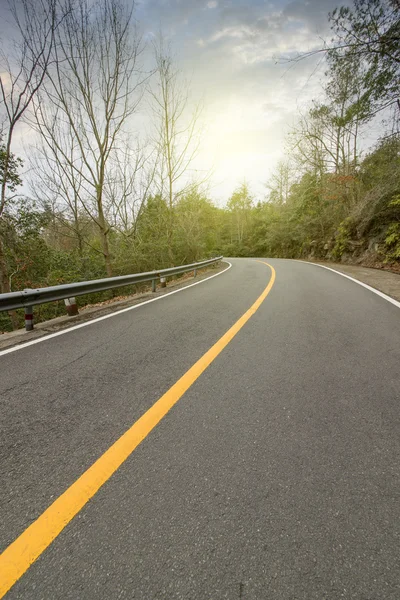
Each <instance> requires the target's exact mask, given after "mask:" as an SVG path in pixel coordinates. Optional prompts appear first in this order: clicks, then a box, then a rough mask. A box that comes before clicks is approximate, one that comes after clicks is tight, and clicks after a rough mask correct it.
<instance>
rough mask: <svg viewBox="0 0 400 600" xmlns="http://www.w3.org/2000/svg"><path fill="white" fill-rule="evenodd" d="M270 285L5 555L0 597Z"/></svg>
mask: <svg viewBox="0 0 400 600" xmlns="http://www.w3.org/2000/svg"><path fill="white" fill-rule="evenodd" d="M258 262H263V264H266V265H267V266H268V267H269V268H270V269H271V278H270V280H269V283H268V285H267V287H266V288H265V289H264V291H263V292H262V294H261V295H260V296H259V297H258V298H257V300H256V301H255V302H254V304H253V305H252V306H251V307H250V308H249V309H248V310H247V311H246V312H245V313H244V314H243V315H242V316H241V317H240V319H239V320H238V321H236V323H235V324H234V325H232V327H231V328H230V329H229V330H228V331H227V332H226V333H225V334H224V335H223V336H222V337H221V338H220V339H219V340H218V341H217V342H216V343H215V344H214V345H213V346H212V347H211V348H210V349H209V350H207V352H206V353H205V354H204V355H203V356H202V357H201V358H200V359H199V360H198V361H197V362H196V363H195V364H194V365H193V366H192V367H191V368H190V369H189V370H188V371H187V372H186V373H185V374H184V375H183V376H182V377H181V378H180V379H178V381H177V382H176V383H175V384H174V385H173V386H172V387H171V388H170V389H169V390H168V391H167V392H166V393H165V394H164V395H163V396H161V398H159V400H157V402H155V404H153V406H152V407H151V408H149V410H148V411H147V412H145V413H144V415H142V416H141V417H140V419H138V420H137V421H136V422H135V423H134V424H133V425H132V427H130V429H128V431H126V432H125V433H124V434H123V435H122V436H121V437H120V438H119V439H118V440H117V441H116V442H115V443H114V444H113V445H112V446H110V448H109V449H108V450H107V451H106V452H105V453H104V454H103V455H102V456H100V458H98V459H97V460H96V462H95V463H93V465H92V466H91V467H89V469H87V471H85V472H84V473H83V474H82V475H81V476H80V477H79V479H77V480H76V481H75V482H74V483H73V484H72V485H71V486H70V487H69V488H68V489H67V490H66V491H65V492H64V493H63V494H61V496H59V497H58V498H57V500H55V501H54V502H53V504H51V505H50V506H49V508H47V509H46V510H45V511H44V512H43V513H42V514H41V515H40V516H39V517H38V518H37V519H36V521H34V522H33V523H32V524H31V525H30V526H29V527H28V528H27V529H25V531H23V533H21V535H20V536H19V537H18V538H17V539H16V540H15V541H14V542H12V543H11V544H10V545H9V546H8V547H7V548H6V549H5V550H4V552H3V553H2V554H1V555H0V598H3V596H4V595H5V594H6V593H7V592H8V590H9V589H10V588H11V587H12V586H13V585H14V584H15V583H16V582H17V581H18V579H20V577H22V575H23V574H24V573H25V571H27V570H28V569H29V567H30V566H31V565H32V564H33V563H34V562H35V560H36V559H37V558H38V557H39V556H40V555H41V554H42V552H44V550H46V548H47V547H48V546H49V545H50V544H51V543H52V542H53V540H54V539H55V538H56V537H57V536H58V535H59V534H60V533H61V531H62V530H63V529H64V527H66V526H67V525H68V523H69V522H70V521H71V520H72V519H73V518H74V517H75V516H76V515H77V514H78V512H79V511H80V510H81V509H82V508H83V507H84V506H85V504H86V503H87V502H88V501H89V500H90V498H92V497H93V496H94V495H95V494H96V492H97V491H98V490H99V489H100V488H101V486H102V485H103V484H104V483H105V482H106V481H108V479H110V477H111V476H112V475H113V474H114V473H115V471H116V470H117V469H118V468H119V467H120V466H121V464H122V463H123V462H124V461H125V460H126V459H127V458H128V456H130V454H132V452H133V451H134V450H135V448H137V446H138V445H139V444H140V443H141V442H142V441H143V440H144V439H145V438H146V437H147V435H148V434H149V433H150V431H152V429H154V427H155V426H156V425H157V424H158V423H159V422H160V421H161V419H162V418H163V417H165V415H166V414H167V413H168V412H169V411H170V410H171V408H172V407H173V406H174V404H176V403H177V402H178V400H179V399H180V398H182V396H183V394H184V393H185V392H186V391H187V390H188V389H189V388H190V386H191V385H192V384H193V383H194V382H195V381H196V379H198V378H199V377H200V375H201V374H202V373H203V372H204V371H205V370H206V369H207V367H208V366H209V365H210V364H211V363H212V362H213V361H214V359H215V358H216V357H217V356H218V355H219V354H220V353H221V352H222V350H223V349H224V348H225V347H226V346H227V345H228V344H229V342H230V341H231V340H232V339H233V338H234V337H235V335H236V334H237V333H238V332H239V331H240V330H241V328H242V327H243V325H245V323H247V321H248V320H249V319H250V318H251V317H252V316H253V315H254V313H255V312H256V310H257V309H258V308H259V307H260V305H261V304H262V302H263V301H264V300H265V298H266V297H267V296H268V294H269V292H270V290H271V288H272V286H273V284H274V281H275V270H274V268H273V267H272V266H271V265H269V264H268V263H264V261H258Z"/></svg>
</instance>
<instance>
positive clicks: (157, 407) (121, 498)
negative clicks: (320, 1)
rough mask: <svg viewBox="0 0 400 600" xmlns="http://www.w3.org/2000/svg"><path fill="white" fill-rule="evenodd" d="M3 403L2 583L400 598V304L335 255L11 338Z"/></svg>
mask: <svg viewBox="0 0 400 600" xmlns="http://www.w3.org/2000/svg"><path fill="white" fill-rule="evenodd" d="M229 264H230V265H231V266H230V267H229ZM0 411H1V412H0V414H1V430H0V552H2V554H1V555H0V598H1V597H3V596H5V597H6V598H7V599H9V600H16V599H23V600H41V599H43V600H44V599H46V600H67V599H71V600H81V599H84V600H86V599H88V600H92V599H93V600H94V599H96V600H103V599H104V600H114V599H117V598H118V599H119V598H126V599H128V600H131V599H140V600H153V599H154V600H155V599H165V600H177V599H188V600H203V599H210V600H219V599H225V598H226V599H228V600H235V599H243V600H278V599H282V600H314V599H315V600H324V599H329V600H331V599H332V600H336V599H341V598H346V599H352V600H386V599H392V600H398V599H399V598H400V546H399V541H400V526H399V523H400V502H399V483H400V480H399V469H400V465H399V456H400V442H399V431H400V427H399V414H400V309H399V308H398V307H397V306H395V305H393V304H391V303H390V302H388V301H386V300H385V299H383V298H382V297H379V295H377V294H375V293H373V292H372V291H371V290H368V289H365V288H363V287H362V286H360V285H357V284H356V283H355V282H354V281H350V280H349V279H346V278H345V277H342V276H341V275H340V274H338V273H334V272H332V271H329V270H327V269H323V268H320V267H318V266H316V265H313V264H308V263H302V262H297V261H291V260H278V259H270V260H269V259H259V260H256V259H229V263H227V269H226V270H225V271H224V272H221V273H218V274H217V275H215V276H213V277H211V278H209V279H207V280H204V281H201V282H199V283H198V284H195V285H192V286H190V287H187V288H184V289H182V290H179V293H178V292H175V293H172V294H170V295H165V296H163V297H162V298H161V297H160V299H159V300H158V301H155V302H154V301H153V302H147V303H144V304H143V305H140V306H136V307H134V309H132V310H127V311H123V312H120V313H115V314H113V316H112V318H108V319H105V320H99V321H94V322H91V323H89V324H85V326H83V327H79V328H73V329H71V330H69V331H67V332H63V333H62V334H61V335H58V336H54V337H50V338H48V339H46V338H41V339H39V340H38V341H37V342H35V343H32V344H31V345H29V346H28V345H27V346H26V347H20V348H17V349H15V350H13V351H11V352H10V351H5V352H4V351H3V352H0Z"/></svg>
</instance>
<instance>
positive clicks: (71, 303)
mask: <svg viewBox="0 0 400 600" xmlns="http://www.w3.org/2000/svg"><path fill="white" fill-rule="evenodd" d="M64 303H65V308H66V309H67V313H68V316H69V317H74V316H76V315H79V310H78V305H77V303H76V299H75V298H65V299H64Z"/></svg>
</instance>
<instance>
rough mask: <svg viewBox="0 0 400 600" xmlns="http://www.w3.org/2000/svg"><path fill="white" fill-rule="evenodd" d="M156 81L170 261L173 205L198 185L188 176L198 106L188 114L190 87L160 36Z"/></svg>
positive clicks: (158, 144) (195, 142)
mask: <svg viewBox="0 0 400 600" xmlns="http://www.w3.org/2000/svg"><path fill="white" fill-rule="evenodd" d="M154 54H155V60H156V84H155V85H153V86H152V88H151V89H150V94H151V96H152V98H153V111H154V116H155V121H156V137H155V140H154V142H155V145H156V147H157V150H158V156H159V157H160V161H159V169H158V172H157V180H158V188H159V189H158V191H159V193H160V194H161V195H162V196H163V197H165V199H166V201H167V204H168V208H169V222H168V224H167V231H168V236H167V237H168V245H169V252H170V260H172V258H173V257H172V243H171V242H172V233H173V207H174V204H175V203H176V201H177V200H178V198H179V197H180V196H182V195H183V194H186V193H188V192H189V191H190V190H191V189H194V188H196V187H197V186H198V185H199V183H200V182H199V181H198V180H197V181H196V178H195V177H193V176H192V177H191V175H193V172H192V173H191V165H192V162H193V160H194V158H195V157H196V155H197V153H198V150H199V144H200V135H199V130H198V126H199V117H200V108H199V107H198V106H196V107H195V108H194V110H193V111H192V112H191V113H190V111H189V108H188V103H189V89H188V84H187V82H185V81H184V80H183V79H182V77H181V74H180V72H179V70H178V69H177V68H176V67H175V65H174V63H173V60H172V58H171V52H170V49H169V48H168V47H167V46H166V45H165V42H164V40H163V39H162V37H160V39H159V41H158V42H157V43H155V44H154Z"/></svg>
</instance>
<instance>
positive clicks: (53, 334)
mask: <svg viewBox="0 0 400 600" xmlns="http://www.w3.org/2000/svg"><path fill="white" fill-rule="evenodd" d="M223 262H225V263H228V265H229V266H228V267H227V268H226V269H224V270H223V271H220V272H219V273H215V275H210V277H207V278H206V279H202V280H201V281H196V282H195V283H191V284H190V285H185V287H182V288H180V289H179V290H174V291H173V292H168V293H167V294H163V295H162V296H158V297H157V298H151V300H145V302H141V303H140V304H135V305H134V306H128V308H122V309H121V310H116V311H115V312H113V313H111V314H109V315H103V316H102V317H97V319H91V320H90V321H85V323H80V324H79V325H73V326H72V327H68V328H65V329H63V330H62V331H56V332H55V333H49V334H48V335H44V336H43V337H40V338H38V339H37V340H31V341H30V342H24V343H22V344H18V345H17V346H13V347H12V348H7V349H6V350H0V356H3V355H4V354H10V353H11V352H16V350H22V348H27V347H28V346H33V345H34V344H39V343H40V342H45V341H46V340H50V339H51V338H54V337H57V336H59V335H64V333H69V332H70V331H74V330H75V329H80V328H81V327H87V326H88V325H92V324H93V323H98V322H99V321H104V320H105V319H111V317H115V316H116V315H120V314H122V313H124V312H128V310H134V309H135V308H139V307H140V306H144V305H145V304H150V303H151V302H157V300H162V299H163V298H166V297H167V296H172V294H177V293H178V292H183V291H184V290H187V289H189V288H191V287H193V286H194V285H199V284H200V283H204V282H205V281H209V280H210V279H213V278H214V277H218V275H222V274H223V273H226V271H229V269H230V268H231V267H232V265H231V263H230V262H229V261H228V260H223Z"/></svg>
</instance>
